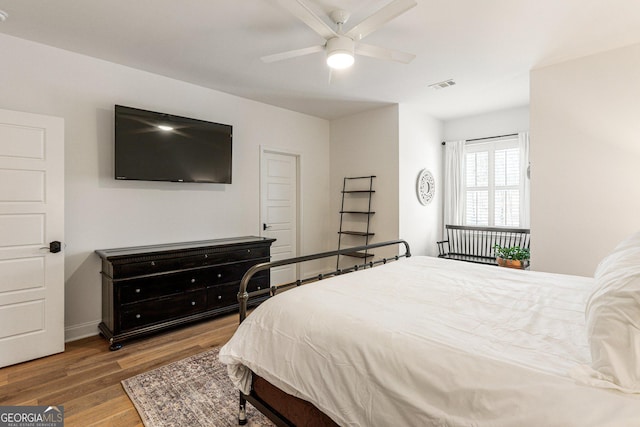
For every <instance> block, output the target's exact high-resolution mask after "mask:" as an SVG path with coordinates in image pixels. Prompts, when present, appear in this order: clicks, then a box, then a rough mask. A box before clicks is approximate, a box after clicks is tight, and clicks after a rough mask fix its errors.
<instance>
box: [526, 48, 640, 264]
mask: <svg viewBox="0 0 640 427" xmlns="http://www.w3.org/2000/svg"><path fill="white" fill-rule="evenodd" d="M639 75H640V44H638V45H633V46H629V47H626V48H622V49H616V50H612V51H609V52H604V53H601V54H597V55H593V56H588V57H584V58H580V59H576V60H572V61H568V62H564V63H560V64H555V65H552V66H548V67H544V68H540V69H536V70H533V71H532V73H531V233H532V235H533V236H535V238H534V239H532V248H531V249H532V267H533V268H535V269H536V270H544V271H552V272H560V273H570V274H578V275H585V276H591V275H592V274H593V272H594V270H595V267H596V266H597V263H598V262H599V261H600V260H601V259H602V257H604V256H605V255H606V254H607V253H608V252H609V251H611V249H612V248H613V247H614V246H615V244H616V243H617V242H618V241H620V240H621V239H623V238H624V237H625V236H627V235H628V234H631V233H632V232H635V231H637V230H639V229H640V197H639V196H640V195H639V193H638V183H639V182H640V167H639V165H640V140H639V137H640V119H639V118H640V101H639V100H640V79H639V78H638V76H639Z"/></svg>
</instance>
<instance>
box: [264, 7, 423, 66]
mask: <svg viewBox="0 0 640 427" xmlns="http://www.w3.org/2000/svg"><path fill="white" fill-rule="evenodd" d="M274 1H277V2H278V4H279V5H280V6H281V7H282V8H284V9H286V10H287V11H289V12H290V13H291V14H292V15H293V16H295V17H296V18H298V19H300V20H301V21H302V22H304V23H305V24H306V25H307V26H309V27H310V28H311V29H312V30H314V31H315V32H316V33H318V34H319V35H320V36H322V37H323V38H324V39H325V40H326V43H325V44H322V45H316V46H310V47H306V48H302V49H295V50H290V51H286V52H281V53H276V54H274V55H267V56H263V57H262V58H260V59H261V60H262V61H263V62H266V63H270V62H275V61H281V60H283V59H290V58H295V57H298V56H304V55H309V54H312V53H316V52H322V51H325V52H326V54H327V65H328V66H329V67H331V68H333V69H342V68H348V67H350V66H351V65H353V63H354V61H355V57H354V55H363V56H369V57H371V58H377V59H385V60H389V61H396V62H401V63H404V64H408V63H409V62H411V61H412V60H413V58H415V55H412V54H410V53H405V52H400V51H397V50H392V49H386V48H383V47H379V46H374V45H370V44H365V43H361V42H360V40H362V39H363V38H365V37H366V36H368V35H369V34H371V33H372V32H374V31H376V30H377V29H378V28H380V27H381V26H383V25H384V24H386V23H387V22H389V21H391V20H392V19H394V18H395V17H397V16H399V15H401V14H403V13H404V12H406V11H407V10H409V9H411V8H412V7H414V6H416V5H417V3H416V2H415V1H414V0H393V1H392V2H391V3H389V4H387V5H386V6H384V7H383V8H382V9H380V10H378V11H377V12H375V13H373V14H372V15H370V16H369V17H367V18H365V19H364V20H363V21H362V22H360V23H359V24H357V25H356V26H355V27H353V28H351V29H350V30H349V31H347V32H346V33H345V32H343V30H342V26H343V25H344V24H345V23H346V22H347V20H348V19H349V16H350V14H349V12H347V11H345V10H334V11H333V12H331V13H330V14H329V17H330V18H331V20H332V21H333V22H334V23H335V24H336V28H337V30H333V29H332V28H331V27H329V25H327V24H326V23H325V22H324V21H323V20H322V19H321V18H320V17H319V16H318V15H316V14H315V13H313V12H312V11H311V9H310V8H309V7H308V6H307V5H306V4H305V3H304V2H303V0H274Z"/></svg>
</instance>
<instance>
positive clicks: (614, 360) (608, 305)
mask: <svg viewBox="0 0 640 427" xmlns="http://www.w3.org/2000/svg"><path fill="white" fill-rule="evenodd" d="M594 279H595V287H594V290H593V292H592V294H591V296H590V297H589V301H588V302H587V307H586V312H585V314H586V322H587V336H588V338H589V344H590V348H591V359H592V368H593V369H594V370H595V371H597V373H598V374H599V375H598V377H599V379H602V380H605V381H606V382H610V383H611V386H612V387H614V388H617V389H619V390H622V391H625V392H628V393H640V233H636V234H634V235H633V236H631V237H630V238H628V239H626V240H625V241H623V242H622V243H621V244H619V245H618V246H617V247H616V249H615V250H614V251H613V252H612V253H611V254H610V255H608V256H607V257H605V258H604V259H603V260H602V262H601V263H600V264H599V265H598V268H597V269H596V272H595V274H594Z"/></svg>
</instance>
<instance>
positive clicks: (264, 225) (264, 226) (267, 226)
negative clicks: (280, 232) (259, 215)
mask: <svg viewBox="0 0 640 427" xmlns="http://www.w3.org/2000/svg"><path fill="white" fill-rule="evenodd" d="M267 228H271V226H270V225H267V224H264V223H263V224H262V229H263V230H266V229H267Z"/></svg>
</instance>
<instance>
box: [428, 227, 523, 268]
mask: <svg viewBox="0 0 640 427" xmlns="http://www.w3.org/2000/svg"><path fill="white" fill-rule="evenodd" d="M445 227H446V231H447V240H442V241H440V242H437V243H438V251H439V252H440V253H439V255H438V257H439V258H447V259H455V260H458V261H467V262H475V263H479V264H491V265H498V263H497V261H496V257H495V255H494V253H493V246H494V245H496V244H498V245H500V246H504V247H513V246H520V247H521V248H526V249H529V243H530V240H531V233H530V230H529V229H528V228H503V227H474V226H467V225H446V226H445Z"/></svg>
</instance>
